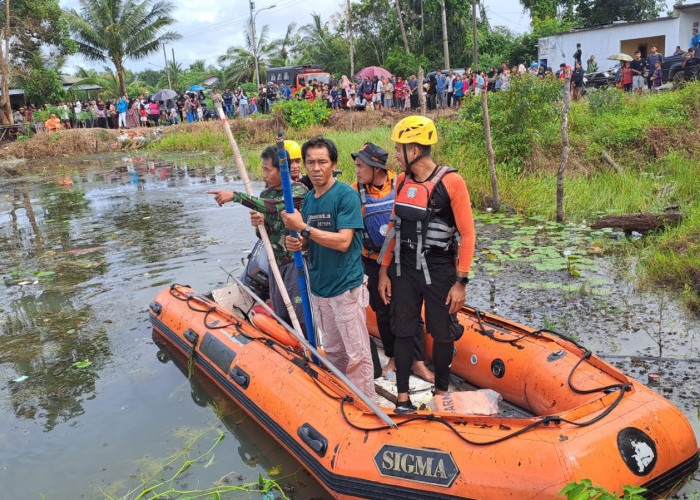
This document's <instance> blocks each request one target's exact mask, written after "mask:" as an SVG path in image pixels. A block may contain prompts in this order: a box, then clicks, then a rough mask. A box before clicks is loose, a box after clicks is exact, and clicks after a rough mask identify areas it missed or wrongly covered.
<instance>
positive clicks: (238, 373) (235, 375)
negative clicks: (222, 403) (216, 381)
mask: <svg viewBox="0 0 700 500" xmlns="http://www.w3.org/2000/svg"><path fill="white" fill-rule="evenodd" d="M228 373H229V375H231V378H232V379H233V380H234V382H236V383H237V384H238V385H240V386H241V387H243V388H244V389H247V388H248V384H249V383H250V376H249V375H248V374H247V373H246V372H244V371H243V370H242V369H241V368H240V367H238V366H234V367H233V368H231V370H230V371H229V372H228Z"/></svg>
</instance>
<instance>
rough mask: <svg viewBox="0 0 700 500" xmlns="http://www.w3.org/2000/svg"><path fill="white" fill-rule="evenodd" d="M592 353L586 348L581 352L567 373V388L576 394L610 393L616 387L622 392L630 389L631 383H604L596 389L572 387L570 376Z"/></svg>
mask: <svg viewBox="0 0 700 500" xmlns="http://www.w3.org/2000/svg"><path fill="white" fill-rule="evenodd" d="M592 354H593V353H592V352H591V351H589V350H588V349H586V352H584V353H583V356H581V359H579V360H578V362H577V363H576V365H574V368H573V369H572V370H571V372H570V373H569V378H568V380H567V381H568V383H569V388H570V389H571V390H572V391H574V392H575V393H576V394H593V393H594V392H606V393H610V392H613V391H616V390H618V389H621V390H622V392H623V393H624V392H625V391H628V390H630V389H631V387H632V386H631V384H612V385H606V386H603V387H598V388H596V389H578V388H576V387H574V384H573V382H572V377H573V376H574V372H575V371H576V369H577V368H578V367H579V365H580V364H581V363H583V362H584V361H586V360H588V359H589V358H590V357H591V355H592Z"/></svg>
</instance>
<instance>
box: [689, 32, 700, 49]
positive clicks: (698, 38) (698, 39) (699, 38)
mask: <svg viewBox="0 0 700 500" xmlns="http://www.w3.org/2000/svg"><path fill="white" fill-rule="evenodd" d="M698 45H700V33H698V34H697V35H695V36H694V37H693V38H691V39H690V45H688V47H690V48H691V49H697V48H698V47H697V46H698Z"/></svg>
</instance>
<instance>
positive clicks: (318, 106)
mask: <svg viewBox="0 0 700 500" xmlns="http://www.w3.org/2000/svg"><path fill="white" fill-rule="evenodd" d="M272 110H273V111H279V112H281V113H282V117H283V118H284V121H285V122H286V123H287V125H289V126H290V127H292V128H306V127H308V126H310V125H323V124H324V123H326V121H327V120H328V117H329V116H331V113H332V111H331V110H330V109H329V108H328V106H327V105H326V101H324V100H323V99H316V100H315V101H314V102H309V101H306V100H301V101H297V100H294V99H291V100H288V101H277V102H275V104H274V105H273V106H272Z"/></svg>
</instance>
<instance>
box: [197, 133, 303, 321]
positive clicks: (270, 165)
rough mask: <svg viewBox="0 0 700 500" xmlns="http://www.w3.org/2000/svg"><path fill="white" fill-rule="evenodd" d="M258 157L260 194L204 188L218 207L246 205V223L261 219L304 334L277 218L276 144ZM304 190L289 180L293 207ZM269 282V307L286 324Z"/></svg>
mask: <svg viewBox="0 0 700 500" xmlns="http://www.w3.org/2000/svg"><path fill="white" fill-rule="evenodd" d="M261 157H262V171H263V181H265V185H266V186H267V188H266V189H264V190H263V191H262V192H261V193H260V196H259V197H256V196H250V195H247V194H245V193H237V192H234V191H207V193H208V194H213V195H214V199H215V200H216V202H217V203H218V204H219V206H222V205H223V204H224V203H227V202H229V201H233V202H236V203H240V204H241V205H243V206H244V207H248V208H250V209H251V211H250V222H251V224H252V225H253V227H255V228H257V227H258V225H259V224H260V223H261V222H262V223H264V224H265V229H266V230H267V234H268V236H269V238H270V244H271V245H272V250H273V251H274V254H275V260H276V261H277V266H278V267H279V270H280V274H281V275H282V279H283V281H284V286H285V288H286V289H287V292H288V293H289V298H290V299H291V301H292V306H293V307H294V312H295V313H296V315H297V318H298V319H299V324H300V325H301V327H302V329H303V330H304V332H303V333H304V334H306V325H305V323H304V310H303V307H302V303H301V295H300V293H299V280H298V278H297V270H296V266H295V265H294V256H293V254H292V252H289V251H288V250H287V248H286V246H285V244H284V237H285V235H286V234H287V232H288V231H287V229H286V228H285V227H284V222H283V221H282V218H281V217H280V212H282V211H283V210H284V194H283V193H282V177H281V175H280V166H279V160H278V159H277V147H276V146H268V147H267V148H265V150H264V151H263V152H262V155H261ZM287 161H288V162H289V158H287ZM306 193H307V189H306V186H304V185H303V184H301V183H300V182H293V183H292V196H293V197H294V206H295V207H296V208H300V207H301V204H302V202H303V200H304V197H305V196H306ZM256 233H257V234H258V237H260V234H259V233H258V232H257V230H256ZM269 283H270V300H271V302H272V308H273V309H274V310H275V312H276V313H277V314H278V315H279V316H280V317H281V318H282V319H284V320H285V321H287V322H288V323H289V322H290V319H289V314H288V313H287V308H286V307H285V305H284V301H283V300H282V296H281V294H280V290H279V286H278V284H277V283H276V281H275V280H274V279H270V281H269Z"/></svg>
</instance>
